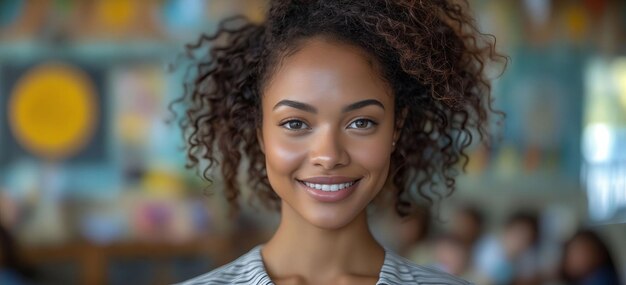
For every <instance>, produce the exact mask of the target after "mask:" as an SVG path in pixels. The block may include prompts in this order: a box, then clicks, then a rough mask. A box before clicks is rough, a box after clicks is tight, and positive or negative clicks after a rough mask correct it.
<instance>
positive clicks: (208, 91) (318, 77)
mask: <svg viewBox="0 0 626 285" xmlns="http://www.w3.org/2000/svg"><path fill="white" fill-rule="evenodd" d="M270 5H271V6H270V9H269V13H268V14H267V18H266V20H265V21H263V22H261V23H255V22H249V21H248V20H247V19H245V18H242V17H236V18H231V19H226V20H224V21H223V22H221V25H220V28H219V29H218V31H217V32H216V34H214V35H211V36H206V35H203V36H201V38H200V40H199V41H198V42H197V43H195V44H191V45H188V48H189V50H188V51H189V54H195V52H196V51H199V50H204V48H205V44H207V45H209V47H208V48H209V50H210V52H209V55H210V57H207V58H203V59H201V60H200V62H199V63H198V66H196V69H194V70H197V71H198V73H197V74H192V75H190V78H188V82H191V83H192V84H190V85H185V86H187V87H191V88H186V90H188V91H189V92H187V93H186V94H184V95H183V97H182V98H180V99H179V100H178V101H175V102H179V103H185V104H186V105H185V106H186V108H187V109H186V112H185V113H184V114H185V117H184V118H183V119H182V121H180V125H181V127H182V128H183V134H186V141H187V142H188V143H189V145H188V147H189V148H188V152H187V156H188V158H189V159H190V160H191V161H192V163H191V165H189V166H190V167H194V166H195V167H199V168H201V170H202V173H204V174H207V173H210V171H211V170H212V167H215V166H216V165H219V166H220V167H221V178H223V181H224V185H225V189H224V192H225V193H224V194H225V196H226V198H227V200H228V202H229V203H230V205H231V209H233V212H234V211H236V209H238V207H239V202H238V200H239V199H238V198H239V197H240V194H241V193H240V189H241V188H242V186H245V185H241V184H240V181H239V180H238V174H239V169H240V168H241V167H240V166H241V164H242V161H243V160H242V158H244V157H246V158H247V161H246V165H245V166H248V171H247V172H248V173H247V174H248V180H247V182H248V184H247V186H248V188H250V189H251V190H252V191H253V193H254V194H255V195H256V197H257V198H259V201H261V202H263V203H264V204H265V205H266V206H268V208H270V209H275V210H280V214H281V220H280V224H279V226H278V229H277V230H276V232H275V233H274V235H273V236H272V237H271V238H270V240H269V241H268V242H266V243H265V244H262V245H258V246H256V247H254V248H253V249H252V250H250V251H249V252H248V253H246V254H244V255H243V256H241V257H239V258H238V259H237V260H235V261H232V262H231V263H229V264H226V265H224V266H222V267H220V268H217V269H215V270H213V271H211V272H209V273H207V274H204V275H202V276H198V277H196V278H194V279H192V280H189V281H188V282H185V283H184V284H258V283H263V284H273V283H274V282H275V283H277V284H287V283H288V284H292V283H298V284H418V283H423V282H430V283H439V284H469V283H468V282H466V281H464V280H462V279H460V278H458V277H455V276H452V275H449V274H447V273H444V272H441V271H436V270H432V269H430V268H425V267H422V266H418V265H415V264H413V263H411V262H410V261H408V260H407V259H404V258H402V257H400V256H399V255H397V253H395V252H393V251H391V250H388V249H386V248H384V247H383V246H381V245H380V244H379V243H378V242H377V241H376V240H375V238H374V237H373V235H372V234H371V232H370V229H369V227H368V223H367V213H366V208H367V206H369V205H370V203H371V202H372V201H374V200H375V199H374V198H376V197H378V195H379V194H381V192H383V189H384V192H390V193H392V194H393V196H394V197H395V198H396V199H393V200H392V201H393V204H392V205H393V206H394V207H395V210H396V212H397V214H398V215H399V216H406V215H407V214H409V213H408V212H407V211H406V210H405V209H404V207H402V206H404V205H407V204H409V205H411V204H419V203H421V202H423V201H424V200H428V201H431V202H432V201H433V197H436V196H438V195H440V193H433V192H436V191H437V190H438V188H437V187H438V185H444V186H445V187H446V189H445V190H453V189H454V185H455V175H456V173H457V172H456V171H454V170H455V168H456V167H458V166H459V163H458V162H459V161H463V160H464V158H466V156H464V155H463V153H464V150H465V149H466V148H467V147H468V146H469V145H470V143H471V140H472V136H471V135H470V134H471V132H472V131H474V130H477V131H478V132H479V133H481V137H483V136H482V135H488V128H487V127H488V126H489V124H488V117H490V115H491V114H493V113H494V112H493V111H494V110H493V109H492V108H491V98H490V91H489V90H490V88H489V86H490V82H489V80H488V79H487V77H486V74H485V73H484V70H483V68H482V66H484V65H483V63H484V62H485V61H491V60H498V59H503V60H506V58H504V57H502V56H500V55H499V54H497V53H493V51H492V50H490V49H485V48H484V46H483V44H485V45H487V46H489V47H493V42H490V41H488V39H487V38H483V37H482V36H481V33H480V32H479V31H478V30H477V28H476V27H475V25H474V20H473V19H472V17H471V15H470V14H469V9H468V8H467V7H465V6H463V5H460V4H457V3H455V2H453V1H430V0H429V1H424V0H422V1H416V0H414V1H403V2H402V1H391V0H387V1H328V0H317V1H297V0H292V1H289V0H274V1H270ZM466 8H467V9H466ZM237 21H240V22H237ZM233 23H241V24H242V25H241V26H238V27H237V28H233V27H229V25H230V24H233ZM452 23H454V24H452ZM233 25H234V24H233ZM459 25H460V26H459ZM457 26H459V27H460V28H461V29H459V30H456V29H457ZM483 40H487V42H483ZM476 41H478V42H480V43H481V44H478V43H477V42H476ZM425 58H426V60H425ZM478 66H480V67H478ZM459 133H462V134H466V136H459V135H458V134H459ZM200 162H208V163H207V164H205V163H200ZM218 162H219V163H218ZM205 178H207V176H205ZM209 180H211V179H209ZM416 187H417V189H415V188H416ZM408 189H411V190H415V193H409V191H408Z"/></svg>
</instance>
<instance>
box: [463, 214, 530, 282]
mask: <svg viewBox="0 0 626 285" xmlns="http://www.w3.org/2000/svg"><path fill="white" fill-rule="evenodd" d="M538 244H539V220H538V217H537V215H536V214H534V213H531V212H527V211H518V212H516V213H514V214H512V215H511V216H510V217H509V218H508V220H507V222H506V223H505V225H504V229H503V231H502V233H501V235H500V236H491V237H489V238H486V239H485V240H484V242H481V244H480V245H479V247H478V251H477V256H476V259H475V264H476V269H477V274H478V275H480V278H481V280H483V281H482V282H484V283H486V284H495V285H507V284H539V283H540V281H541V280H540V268H539V262H538V261H539V260H538V255H539V253H538Z"/></svg>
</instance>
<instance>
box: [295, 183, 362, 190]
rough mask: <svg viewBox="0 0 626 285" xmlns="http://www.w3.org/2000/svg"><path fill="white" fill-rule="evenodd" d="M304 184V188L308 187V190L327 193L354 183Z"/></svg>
mask: <svg viewBox="0 0 626 285" xmlns="http://www.w3.org/2000/svg"><path fill="white" fill-rule="evenodd" d="M303 182H304V181H303ZM304 184H305V185H306V186H308V187H310V188H314V189H317V190H322V191H327V192H335V191H339V190H341V189H344V188H346V187H350V186H352V184H354V181H353V182H348V183H340V184H315V183H309V182H304Z"/></svg>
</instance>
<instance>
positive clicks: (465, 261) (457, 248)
mask: <svg viewBox="0 0 626 285" xmlns="http://www.w3.org/2000/svg"><path fill="white" fill-rule="evenodd" d="M471 258H472V251H471V249H470V248H469V247H468V245H467V244H466V242H465V241H464V240H463V239H462V238H461V237H459V236H457V235H456V234H453V233H446V234H442V235H440V236H438V237H437V238H436V239H435V241H434V261H435V267H436V268H439V269H441V270H443V271H445V272H447V273H450V274H452V275H455V276H459V277H461V278H463V279H465V280H469V281H478V278H477V276H476V273H475V272H474V269H473V268H472V264H471ZM477 284H478V283H477Z"/></svg>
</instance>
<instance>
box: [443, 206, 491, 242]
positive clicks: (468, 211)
mask: <svg viewBox="0 0 626 285" xmlns="http://www.w3.org/2000/svg"><path fill="white" fill-rule="evenodd" d="M484 224H485V221H484V216H483V213H482V212H481V211H480V209H479V208H478V207H476V206H474V205H469V204H467V205H463V206H461V207H460V208H459V210H457V211H456V212H455V214H454V217H453V219H452V228H451V231H452V233H454V235H456V236H457V237H458V238H459V239H460V240H461V241H462V242H463V243H465V245H466V246H467V247H469V248H470V249H473V248H474V247H475V246H476V244H477V243H478V242H479V240H480V239H481V237H482V235H483V231H484Z"/></svg>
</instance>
